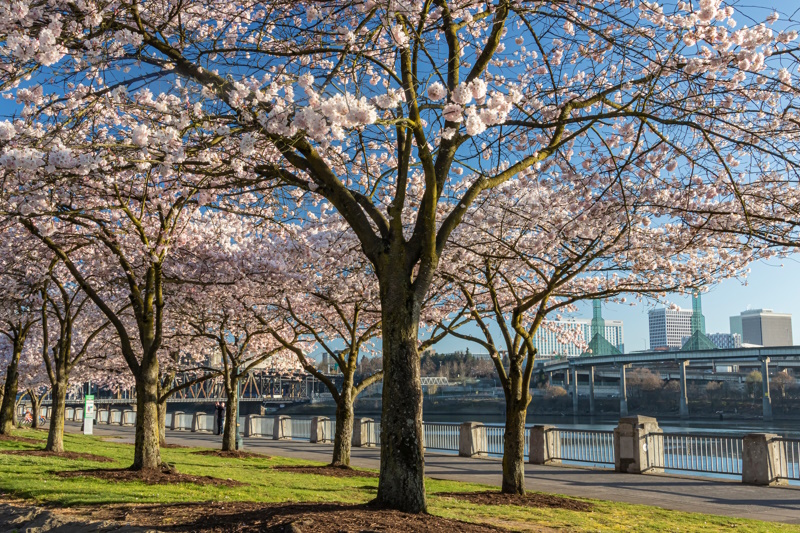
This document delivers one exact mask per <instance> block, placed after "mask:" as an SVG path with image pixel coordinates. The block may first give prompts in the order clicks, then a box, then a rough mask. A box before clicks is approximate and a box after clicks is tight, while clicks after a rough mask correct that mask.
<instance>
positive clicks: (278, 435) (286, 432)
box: [272, 415, 292, 440]
mask: <svg viewBox="0 0 800 533" xmlns="http://www.w3.org/2000/svg"><path fill="white" fill-rule="evenodd" d="M291 438H292V417H291V416H288V415H278V416H276V417H275V422H274V423H273V424H272V440H285V439H291Z"/></svg>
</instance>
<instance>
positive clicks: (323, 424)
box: [308, 416, 333, 442]
mask: <svg viewBox="0 0 800 533" xmlns="http://www.w3.org/2000/svg"><path fill="white" fill-rule="evenodd" d="M329 422H330V418H328V417H327V416H314V417H311V435H310V436H309V439H308V440H309V442H330V441H331V440H333V435H328V428H330V423H329Z"/></svg>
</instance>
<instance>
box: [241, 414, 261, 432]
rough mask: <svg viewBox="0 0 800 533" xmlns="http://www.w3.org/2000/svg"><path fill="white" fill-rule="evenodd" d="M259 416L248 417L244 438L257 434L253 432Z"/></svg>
mask: <svg viewBox="0 0 800 533" xmlns="http://www.w3.org/2000/svg"><path fill="white" fill-rule="evenodd" d="M256 416H258V415H247V418H245V421H244V436H245V437H252V436H253V435H254V434H255V432H254V431H253V425H254V422H255V417H256Z"/></svg>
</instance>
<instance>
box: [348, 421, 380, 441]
mask: <svg viewBox="0 0 800 533" xmlns="http://www.w3.org/2000/svg"><path fill="white" fill-rule="evenodd" d="M374 427H375V424H374V420H373V419H371V418H356V419H354V420H353V440H352V444H353V447H355V448H368V447H372V446H375V438H374V436H373V435H372V432H373V428H374Z"/></svg>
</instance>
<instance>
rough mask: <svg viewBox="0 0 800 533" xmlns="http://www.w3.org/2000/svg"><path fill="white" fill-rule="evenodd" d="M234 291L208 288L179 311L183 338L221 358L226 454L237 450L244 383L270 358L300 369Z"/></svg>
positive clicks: (186, 300) (276, 363)
mask: <svg viewBox="0 0 800 533" xmlns="http://www.w3.org/2000/svg"><path fill="white" fill-rule="evenodd" d="M231 290H233V291H235V290H236V288H233V287H230V286H225V287H223V288H222V289H221V290H212V288H211V287H207V288H205V289H204V290H203V291H197V292H195V294H194V295H193V296H187V297H185V298H184V303H183V305H182V306H181V308H180V311H179V313H180V315H181V322H182V324H183V325H185V328H184V333H183V335H181V336H182V337H183V336H193V337H198V338H201V339H204V340H206V344H207V348H208V349H207V350H205V352H206V353H209V352H210V353H209V356H211V354H214V353H215V354H217V355H218V359H219V361H218V362H216V365H214V366H216V367H217V368H218V369H219V370H218V374H219V375H220V377H221V379H222V384H223V389H224V391H225V396H226V399H227V402H226V404H225V428H224V432H223V436H222V450H223V451H234V450H236V434H237V431H238V419H239V413H238V411H237V408H238V399H239V383H240V382H241V380H242V379H243V378H246V376H247V375H248V373H249V372H251V371H252V370H253V369H255V368H257V367H259V366H262V365H263V363H264V362H265V361H266V360H267V359H272V361H271V363H272V364H273V366H275V367H278V368H281V369H284V370H286V369H290V368H293V367H296V366H297V363H296V362H295V361H294V357H291V356H290V355H289V354H285V353H284V354H281V353H280V352H283V351H284V348H283V346H282V345H280V344H279V343H277V342H275V340H274V339H273V338H272V336H271V335H270V334H269V330H268V329H267V328H266V327H264V326H263V325H261V324H260V323H259V322H257V321H256V320H255V319H254V318H253V314H252V312H251V310H250V309H249V308H248V307H247V306H246V305H243V304H242V302H241V301H240V300H239V299H238V298H236V297H235V296H233V295H232V294H231V292H229V291H231ZM209 359H211V357H209ZM212 362H213V361H212ZM209 366H211V365H209ZM212 368H213V367H212Z"/></svg>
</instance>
